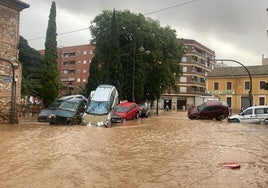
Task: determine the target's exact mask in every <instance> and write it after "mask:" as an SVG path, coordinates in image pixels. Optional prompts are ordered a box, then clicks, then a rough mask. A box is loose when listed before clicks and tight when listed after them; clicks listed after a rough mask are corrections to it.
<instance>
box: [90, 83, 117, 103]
mask: <svg viewBox="0 0 268 188" xmlns="http://www.w3.org/2000/svg"><path fill="white" fill-rule="evenodd" d="M113 90H116V88H115V87H114V86H112V85H99V86H98V87H97V89H96V91H95V92H94V95H93V96H92V98H91V100H94V101H109V98H110V95H111V93H112V91H113Z"/></svg>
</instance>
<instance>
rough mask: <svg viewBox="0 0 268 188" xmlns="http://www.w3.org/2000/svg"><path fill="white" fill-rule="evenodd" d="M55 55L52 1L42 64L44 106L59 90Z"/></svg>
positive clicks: (54, 12)
mask: <svg viewBox="0 0 268 188" xmlns="http://www.w3.org/2000/svg"><path fill="white" fill-rule="evenodd" d="M57 56H58V55H57V32H56V3H55V1H53V2H52V5H51V8H50V15H49V20H48V27H47V32H46V41H45V54H44V63H43V65H42V86H43V88H42V99H43V103H44V106H45V107H47V106H48V105H49V104H51V103H52V102H53V101H54V100H55V99H56V98H57V97H58V94H59V90H60V78H59V73H58V67H57V58H58V57H57Z"/></svg>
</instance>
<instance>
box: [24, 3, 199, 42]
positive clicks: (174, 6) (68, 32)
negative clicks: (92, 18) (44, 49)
mask: <svg viewBox="0 0 268 188" xmlns="http://www.w3.org/2000/svg"><path fill="white" fill-rule="evenodd" d="M196 1H199V0H192V1H187V2H184V3H180V4H177V5H173V6H170V7H166V8H163V9H159V10H155V11H152V12H147V13H145V14H143V15H149V14H154V13H158V12H163V11H166V10H169V9H173V8H176V7H180V6H184V5H187V4H191V3H194V2H196ZM87 29H89V28H88V27H87V28H82V29H77V30H73V31H67V32H64V33H59V34H58V36H59V35H65V34H70V33H76V32H79V31H84V30H87ZM44 38H45V37H38V38H32V39H29V40H28V41H33V40H39V39H44Z"/></svg>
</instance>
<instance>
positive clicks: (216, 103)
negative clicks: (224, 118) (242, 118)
mask: <svg viewBox="0 0 268 188" xmlns="http://www.w3.org/2000/svg"><path fill="white" fill-rule="evenodd" d="M215 105H222V101H218V100H209V101H207V102H206V106H215Z"/></svg>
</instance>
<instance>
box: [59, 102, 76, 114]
mask: <svg viewBox="0 0 268 188" xmlns="http://www.w3.org/2000/svg"><path fill="white" fill-rule="evenodd" d="M77 106H78V103H74V102H69V101H64V102H63V103H62V104H61V105H60V106H59V109H61V110H66V111H72V112H75V111H76V109H77Z"/></svg>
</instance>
